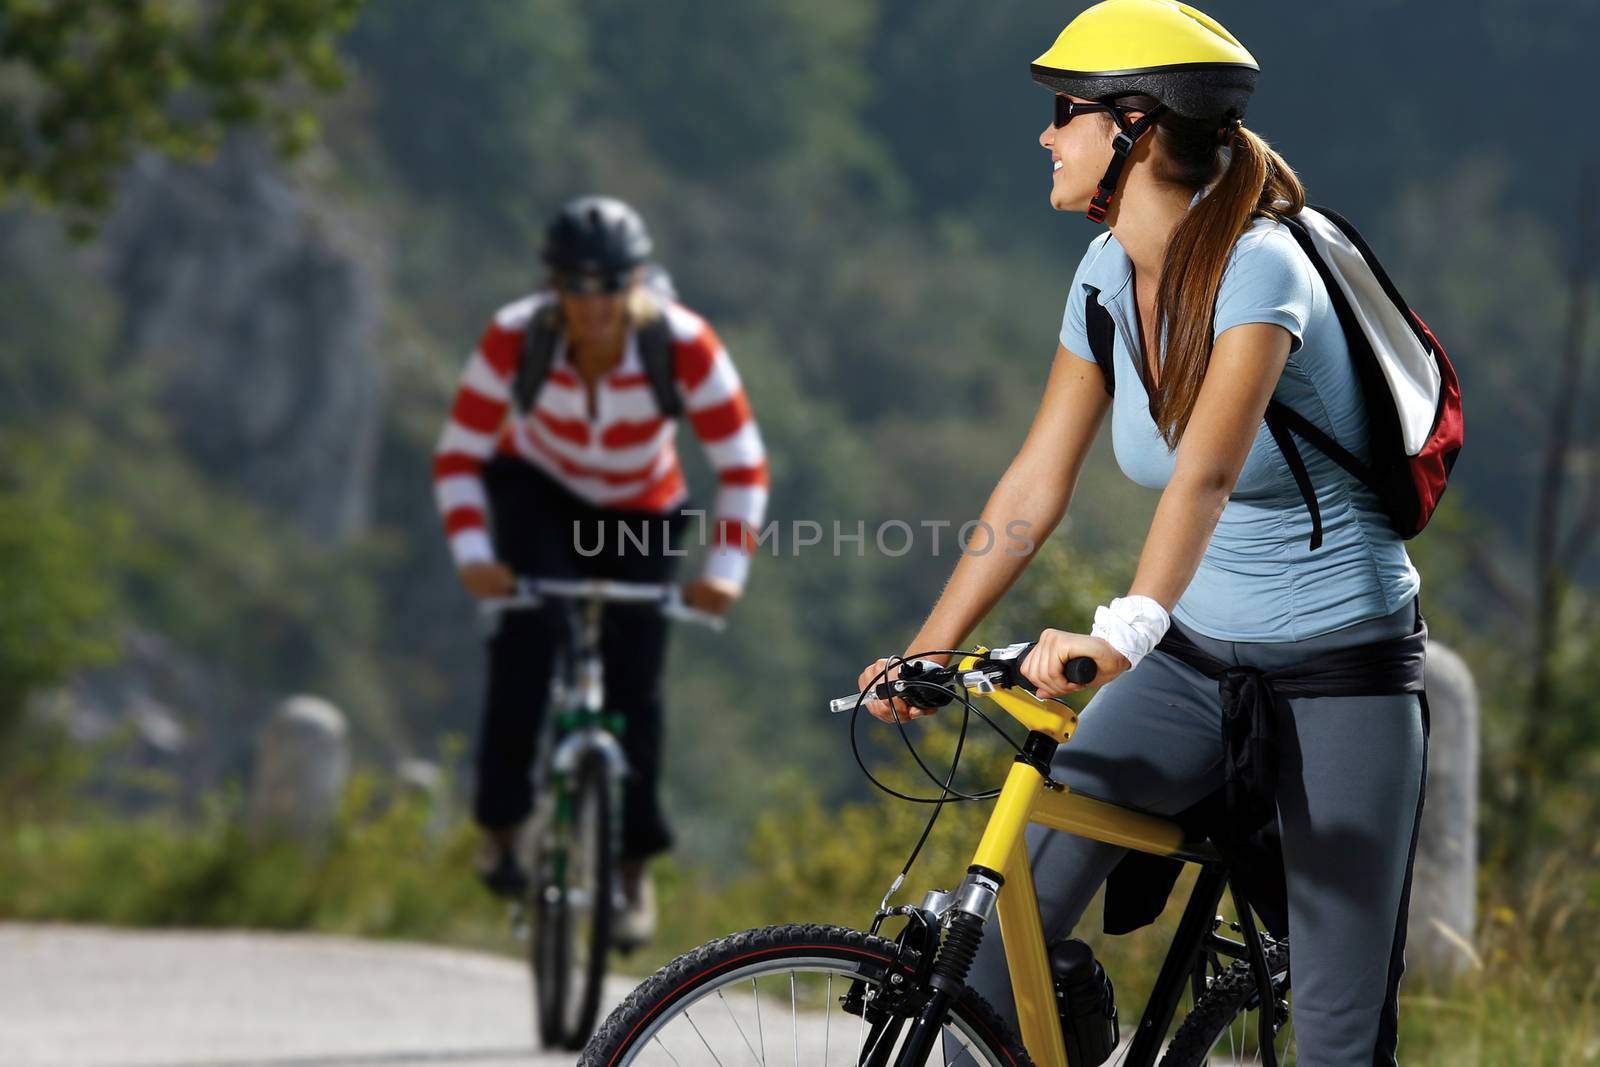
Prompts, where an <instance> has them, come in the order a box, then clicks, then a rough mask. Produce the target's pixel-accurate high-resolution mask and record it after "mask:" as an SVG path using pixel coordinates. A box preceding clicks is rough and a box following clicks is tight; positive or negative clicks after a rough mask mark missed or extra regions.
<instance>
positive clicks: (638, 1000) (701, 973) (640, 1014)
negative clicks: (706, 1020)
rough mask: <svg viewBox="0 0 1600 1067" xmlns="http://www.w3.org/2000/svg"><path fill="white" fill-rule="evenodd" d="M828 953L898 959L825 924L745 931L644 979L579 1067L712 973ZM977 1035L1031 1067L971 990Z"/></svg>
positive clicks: (598, 1066)
mask: <svg viewBox="0 0 1600 1067" xmlns="http://www.w3.org/2000/svg"><path fill="white" fill-rule="evenodd" d="M806 946H811V947H826V948H831V949H843V950H846V951H856V952H860V953H862V954H864V955H870V956H874V957H877V958H879V959H881V960H884V961H887V960H890V959H892V958H893V957H894V950H895V949H894V943H893V942H891V941H887V940H885V939H883V938H881V937H872V936H869V935H867V934H865V933H863V932H862V931H860V930H852V929H849V928H848V927H843V926H830V925H827V924H823V923H789V924H785V925H781V926H764V927H760V928H758V929H755V930H745V931H742V932H740V933H736V934H729V935H727V936H726V937H719V938H717V939H715V940H713V941H707V942H706V943H705V944H703V945H701V946H700V947H698V948H695V949H691V950H690V951H688V952H686V953H684V954H683V955H681V956H679V957H678V958H676V959H674V960H672V961H670V962H669V963H667V964H666V965H665V966H663V967H662V968H661V969H660V970H658V971H657V972H656V973H655V974H653V975H651V976H650V977H649V978H648V979H646V980H645V981H644V982H643V983H642V984H641V985H640V986H639V987H638V988H636V989H635V990H634V991H633V992H632V993H630V994H628V996H627V998H626V999H625V1000H623V1002H622V1003H621V1004H619V1005H617V1007H616V1009H615V1010H614V1011H612V1013H611V1014H610V1015H609V1016H608V1017H607V1018H606V1021H605V1022H604V1023H603V1024H601V1026H600V1029H599V1030H597V1031H595V1035H594V1037H593V1038H591V1039H590V1041H589V1043H588V1044H587V1045H585V1046H584V1049H583V1054H582V1055H581V1056H580V1057H579V1058H578V1067H612V1065H613V1064H614V1063H615V1062H616V1060H617V1059H618V1057H619V1056H620V1055H621V1054H622V1053H624V1052H626V1051H627V1049H626V1045H625V1043H626V1042H627V1041H628V1039H629V1038H630V1037H631V1036H632V1035H633V1034H634V1032H635V1031H636V1030H638V1029H640V1028H642V1026H643V1025H644V1024H645V1023H647V1022H648V1021H649V1020H650V1019H652V1018H654V1016H655V1015H656V1013H657V1012H658V1011H659V1010H661V1009H664V1008H667V1007H670V1006H671V1004H672V1003H674V1002H676V1000H677V999H678V994H680V993H681V992H683V991H684V990H685V989H686V988H687V987H690V986H692V985H694V984H696V983H697V982H698V981H699V980H701V979H703V978H705V977H706V976H707V975H708V974H710V973H711V972H714V971H717V970H721V969H723V968H726V967H728V966H730V965H731V964H732V963H733V962H734V961H736V960H740V959H743V958H745V957H748V956H751V955H753V954H765V953H779V952H782V951H784V950H786V949H794V948H800V947H806ZM959 1010H960V1011H961V1013H962V1015H963V1016H964V1017H965V1018H966V1019H967V1020H968V1021H969V1022H971V1023H972V1024H973V1026H974V1029H976V1030H977V1031H978V1033H979V1035H980V1036H981V1037H982V1038H983V1039H984V1040H985V1041H986V1042H988V1043H989V1044H990V1046H991V1048H992V1049H993V1051H995V1052H996V1053H998V1054H1000V1055H1001V1056H1002V1058H1004V1060H1005V1061H1006V1062H1007V1063H1009V1064H1011V1065H1012V1067H1033V1061H1032V1060H1031V1059H1029V1058H1028V1054H1027V1052H1026V1051H1024V1050H1023V1048H1022V1042H1021V1041H1020V1040H1018V1039H1017V1037H1016V1036H1015V1035H1014V1034H1013V1033H1012V1031H1011V1028H1010V1027H1009V1026H1007V1025H1006V1024H1005V1023H1004V1022H1002V1021H1001V1019H1000V1016H999V1014H998V1013H996V1012H995V1010H994V1009H993V1008H992V1007H990V1006H989V1003H988V1002H987V1001H985V1000H984V999H983V998H982V997H981V996H979V995H978V994H977V993H976V992H974V991H973V990H971V989H967V990H965V991H964V992H963V993H962V996H961V1005H960V1009H959Z"/></svg>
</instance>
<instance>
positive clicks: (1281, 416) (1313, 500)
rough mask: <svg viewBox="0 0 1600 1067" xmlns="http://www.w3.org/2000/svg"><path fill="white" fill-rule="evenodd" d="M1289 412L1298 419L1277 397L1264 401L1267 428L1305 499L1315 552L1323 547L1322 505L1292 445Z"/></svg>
mask: <svg viewBox="0 0 1600 1067" xmlns="http://www.w3.org/2000/svg"><path fill="white" fill-rule="evenodd" d="M1288 415H1293V416H1294V417H1295V418H1297V419H1298V418H1299V417H1300V416H1299V414H1298V413H1296V412H1295V411H1294V410H1293V409H1292V408H1289V407H1286V406H1285V405H1283V404H1280V403H1278V402H1277V401H1276V400H1271V401H1268V402H1267V429H1268V430H1270V431H1271V432H1272V439H1273V440H1274V441H1275V442H1277V445H1278V451H1279V452H1281V453H1283V461H1284V462H1285V463H1287V464H1288V465H1289V473H1290V474H1291V475H1293V476H1294V484H1295V487H1296V488H1298V489H1299V490H1300V498H1301V499H1302V500H1304V501H1305V502H1306V510H1307V511H1309V512H1311V551H1313V552H1315V551H1316V550H1317V549H1319V548H1321V547H1322V507H1321V506H1320V505H1319V504H1318V503H1317V490H1316V488H1315V487H1314V486H1312V484H1311V472H1310V471H1308V470H1306V461H1305V459H1304V457H1302V456H1301V455H1300V450H1299V449H1298V448H1296V447H1295V443H1294V437H1293V436H1291V435H1290V433H1289V428H1288V426H1287V425H1285V423H1286V422H1287V421H1288V418H1287V416H1288ZM1318 432H1319V433H1320V432H1321V431H1318Z"/></svg>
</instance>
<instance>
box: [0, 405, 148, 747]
mask: <svg viewBox="0 0 1600 1067" xmlns="http://www.w3.org/2000/svg"><path fill="white" fill-rule="evenodd" d="M0 452H3V453H4V454H5V455H6V457H7V465H6V470H5V472H4V473H3V474H0V589H4V590H5V591H6V592H5V596H4V597H0V736H3V735H4V734H5V733H6V732H7V731H8V730H9V728H10V727H11V726H12V725H13V724H14V723H15V722H16V720H17V717H18V716H19V714H20V713H21V711H22V706H23V701H24V699H26V697H27V695H28V694H29V693H30V692H31V691H32V690H34V689H36V688H38V687H40V686H44V685H50V684H52V683H55V682H57V681H59V680H60V679H61V678H62V677H64V676H65V675H66V674H67V672H68V671H70V670H72V669H73V668H75V667H79V666H83V665H86V664H89V663H93V662H97V661H99V660H101V659H104V658H106V657H108V656H109V655H110V653H111V652H112V649H113V646H112V643H111V641H110V640H109V636H110V635H109V634H107V633H106V632H105V626H104V622H105V620H106V619H107V617H108V613H109V610H110V607H111V604H112V600H113V594H112V590H113V588H114V582H113V579H112V574H113V567H112V561H114V559H115V558H116V555H117V552H116V545H117V543H118V540H119V531H118V526H117V523H116V521H115V519H114V517H113V516H111V515H110V514H108V513H107V512H106V511H104V510H103V509H91V510H92V513H86V512H85V510H84V509H83V508H81V507H79V508H73V509H72V511H71V513H69V511H68V506H67V499H66V487H65V484H64V482H63V479H62V474H61V464H60V461H59V459H60V457H59V454H58V453H56V452H55V451H54V450H53V449H45V448H43V447H42V446H41V445H40V444H39V443H38V442H35V441H31V440H23V439H19V438H17V437H16V436H15V435H9V439H7V440H4V441H0Z"/></svg>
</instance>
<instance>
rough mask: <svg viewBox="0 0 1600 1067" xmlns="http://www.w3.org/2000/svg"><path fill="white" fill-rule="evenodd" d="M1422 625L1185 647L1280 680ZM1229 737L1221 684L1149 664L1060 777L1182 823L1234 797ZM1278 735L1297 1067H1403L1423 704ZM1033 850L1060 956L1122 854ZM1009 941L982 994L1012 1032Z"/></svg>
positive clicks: (1300, 722)
mask: <svg viewBox="0 0 1600 1067" xmlns="http://www.w3.org/2000/svg"><path fill="white" fill-rule="evenodd" d="M1414 621H1415V607H1414V605H1413V604H1412V603H1410V602H1408V603H1407V604H1406V605H1405V606H1404V607H1403V608H1401V609H1400V610H1398V611H1396V612H1395V613H1394V614H1392V615H1388V616H1386V617H1383V618H1377V619H1369V620H1366V621H1364V622H1360V623H1356V624H1354V625H1352V626H1346V627H1344V628H1342V629H1339V630H1334V631H1332V632H1330V633H1326V634H1320V635H1318V636H1316V637H1311V638H1307V639H1306V640H1303V641H1293V642H1281V643H1255V642H1230V641H1219V640H1215V639H1213V638H1209V637H1205V636H1203V635H1201V634H1197V633H1194V632H1193V631H1191V630H1188V629H1184V633H1185V634H1186V635H1187V636H1189V637H1190V638H1191V639H1192V640H1193V641H1194V642H1195V644H1197V645H1199V646H1200V647H1201V648H1202V649H1204V650H1205V651H1206V652H1209V653H1210V654H1211V655H1213V656H1216V657H1217V658H1218V659H1220V660H1222V661H1223V662H1225V663H1231V664H1238V665H1245V666H1252V667H1258V668H1261V669H1263V670H1271V669H1275V668H1280V667H1287V666H1292V665H1294V664H1296V663H1299V662H1302V661H1304V660H1307V659H1309V658H1311V657H1313V656H1316V655H1318V654H1320V653H1323V652H1327V651H1330V650H1332V649H1336V648H1344V647H1347V646H1350V645H1360V644H1366V643H1368V642H1372V641H1379V640H1383V639H1385V638H1391V637H1398V636H1403V635H1405V634H1409V633H1411V632H1412V628H1413V622H1414ZM1221 728H1222V727H1221V708H1220V704H1219V697H1218V694H1217V683H1216V682H1214V681H1212V680H1211V679H1209V678H1207V677H1206V676H1205V675H1203V674H1201V673H1199V672H1198V671H1196V670H1194V669H1193V668H1191V667H1187V666H1185V665H1184V664H1182V663H1180V662H1178V661H1177V660H1176V659H1173V658H1172V657H1171V656H1168V655H1166V654H1165V653H1160V652H1157V653H1152V654H1151V655H1149V656H1148V657H1146V658H1145V659H1144V660H1143V661H1142V662H1141V663H1140V664H1139V666H1138V667H1137V668H1136V669H1134V670H1132V671H1130V672H1128V673H1127V674H1124V675H1122V676H1120V677H1118V678H1117V679H1115V680H1114V681H1112V682H1111V683H1109V684H1108V685H1106V686H1105V687H1104V688H1102V689H1101V690H1100V691H1099V692H1098V693H1096V694H1095V696H1094V698H1093V699H1092V700H1091V701H1090V702H1089V705H1088V707H1087V708H1086V709H1085V710H1084V712H1083V715H1082V717H1081V719H1080V720H1079V724H1078V730H1077V733H1076V734H1074V736H1073V738H1072V740H1071V741H1069V742H1068V743H1067V744H1065V745H1062V746H1061V748H1060V750H1059V751H1058V753H1057V755H1056V758H1055V763H1054V766H1053V770H1052V774H1053V776H1054V777H1055V778H1056V779H1058V780H1060V781H1062V782H1065V783H1066V785H1067V787H1068V788H1069V789H1071V790H1072V791H1073V792H1077V793H1084V794H1086V795H1089V796H1094V797H1100V798H1102V799H1106V800H1111V801H1115V802H1116V803H1118V804H1123V805H1126V806H1129V807H1134V808H1140V809H1143V810H1145V811H1150V812H1154V813H1156V814H1159V815H1176V814H1177V813H1178V812H1180V811H1183V810H1184V809H1185V808H1187V807H1189V806H1190V805H1191V804H1194V803H1195V802H1197V801H1199V800H1201V799H1202V798H1204V797H1206V796H1207V795H1209V794H1210V793H1212V792H1213V791H1214V790H1216V789H1217V788H1218V787H1219V786H1220V785H1221V784H1222V745H1221ZM1280 733H1281V739H1282V748H1281V752H1280V757H1279V759H1280V763H1279V784H1278V819H1279V823H1280V826H1281V828H1282V832H1283V851H1284V864H1285V868H1286V873H1287V876H1288V889H1289V930H1290V945H1291V952H1290V959H1291V966H1292V969H1293V976H1292V977H1293V986H1294V998H1293V1011H1294V1025H1295V1032H1296V1043H1297V1047H1298V1051H1299V1063H1300V1064H1301V1067H1372V1065H1373V1064H1375V1063H1376V1064H1381V1065H1387V1064H1391V1063H1393V1062H1394V1059H1393V1049H1394V1044H1393V1043H1394V1035H1393V1029H1392V1021H1390V1022H1387V1023H1386V1024H1385V1025H1383V1026H1380V1018H1381V1017H1383V1016H1384V1014H1385V1010H1384V1008H1385V1003H1386V1001H1388V1000H1389V998H1390V997H1391V995H1392V991H1391V988H1390V987H1391V957H1392V956H1395V954H1396V953H1398V951H1399V946H1398V945H1397V943H1396V930H1397V927H1398V923H1399V921H1400V920H1402V919H1403V916H1401V914H1400V906H1401V895H1402V888H1403V886H1404V884H1405V881H1406V875H1407V870H1408V865H1409V863H1410V858H1411V853H1412V844H1413V835H1414V832H1415V826H1416V819H1417V807H1418V803H1419V801H1420V799H1421V783H1422V769H1423V727H1422V715H1421V704H1420V701H1419V700H1418V698H1417V697H1416V695H1415V694H1406V695H1401V696H1384V697H1319V698H1314V699H1294V700H1291V701H1290V714H1289V715H1288V717H1287V721H1286V722H1283V723H1282V725H1281V727H1280ZM1027 841H1028V851H1029V854H1030V856H1031V858H1032V863H1033V872H1034V881H1035V884H1036V886H1037V889H1038V894H1039V905H1040V910H1041V912H1042V913H1043V919H1044V931H1045V937H1046V939H1047V940H1049V941H1052V942H1053V941H1056V940H1059V939H1061V938H1064V937H1067V936H1068V935H1069V934H1071V932H1072V930H1073V928H1074V927H1075V926H1077V924H1078V920H1079V919H1080V918H1081V917H1082V916H1083V913H1084V909H1085V908H1087V907H1088V905H1089V901H1090V898H1092V897H1093V896H1094V894H1095V891H1096V890H1097V889H1098V888H1099V887H1100V884H1101V883H1102V882H1104V881H1105V879H1106V876H1107V875H1108V874H1110V873H1111V869H1112V868H1113V867H1114V866H1116V864H1117V861H1118V860H1119V859H1121V858H1122V856H1123V855H1124V854H1125V850H1124V849H1121V848H1117V847H1115V846H1112V845H1106V844H1101V843H1099V842H1096V841H1089V840H1086V839H1084V838H1080V837H1073V836H1071V835H1069V834H1064V833H1058V832H1056V831H1052V830H1046V829H1044V828H1042V827H1038V826H1035V827H1030V828H1029V830H1028V837H1027ZM999 929H1000V927H999V923H998V922H991V923H990V925H989V928H988V931H987V933H986V935H985V937H984V943H983V948H982V949H981V951H980V952H979V954H978V958H977V961H976V963H975V964H974V966H973V970H972V975H971V977H970V978H969V982H970V983H971V985H972V986H973V987H974V988H975V989H977V990H978V991H979V992H980V993H982V995H983V996H984V997H985V999H987V1000H988V1001H989V1002H990V1003H991V1004H993V1005H994V1007H995V1008H996V1010H998V1011H999V1012H1000V1015H1001V1017H1002V1018H1004V1019H1006V1020H1007V1021H1008V1022H1009V1023H1010V1024H1011V1025H1012V1026H1013V1027H1015V1026H1016V1008H1015V1005H1014V1004H1013V1003H1012V998H1011V985H1010V980H1009V977H1008V975H1007V971H1006V963H1005V952H1004V949H1003V947H1002V945H1001V939H1000V936H999ZM1113 977H1114V976H1113ZM1391 1010H1392V1009H1391ZM1131 1025H1132V1021H1131V1020H1130V1021H1127V1022H1125V1023H1124V1031H1125V1032H1126V1030H1127V1029H1128V1027H1130V1026H1131Z"/></svg>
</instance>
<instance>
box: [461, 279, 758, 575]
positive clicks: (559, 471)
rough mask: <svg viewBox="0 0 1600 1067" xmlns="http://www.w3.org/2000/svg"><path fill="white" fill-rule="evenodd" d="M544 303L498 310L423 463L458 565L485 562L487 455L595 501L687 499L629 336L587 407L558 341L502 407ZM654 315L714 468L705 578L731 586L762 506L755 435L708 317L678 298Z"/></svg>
mask: <svg viewBox="0 0 1600 1067" xmlns="http://www.w3.org/2000/svg"><path fill="white" fill-rule="evenodd" d="M553 299H555V298H554V296H552V295H550V294H548V293H536V294H534V295H533V296H530V297H527V298H526V299H523V300H519V301H517V302H516V303H514V304H510V305H507V306H506V307H504V308H501V309H500V311H499V312H498V313H497V314H496V315H495V317H494V321H493V322H491V323H490V324H489V328H488V329H487V330H485V331H484V334H483V337H482V339H481V340H479V342H478V347H477V349H476V350H475V351H474V352H473V353H472V356H471V357H470V358H469V359H468V360H467V365H466V368H465V369H464V370H463V371H462V373H461V381H460V385H459V386H458V388H457V390H456V398H455V404H454V406H453V407H452V408H451V410H450V418H449V421H447V422H446V423H445V427H444V432H443V433H442V434H440V435H439V443H438V446H437V447H436V448H435V450H434V462H433V479H434V492H435V496H436V497H437V500H438V503H439V511H440V513H441V514H442V515H443V516H444V526H445V532H446V534H447V535H448V537H449V539H450V549H451V552H452V554H453V555H454V556H455V559H456V564H457V565H458V566H460V565H463V564H467V563H473V562H480V561H486V560H492V559H493V558H494V548H493V545H492V543H491V542H490V539H489V535H488V531H487V528H486V523H485V511H486V508H487V502H486V498H485V494H484V489H483V480H482V477H481V472H482V468H483V464H484V462H485V461H486V460H487V459H488V458H489V457H490V456H491V455H493V454H494V453H495V452H496V451H499V452H502V453H509V454H511V455H515V456H517V457H519V458H521V459H523V460H526V461H527V462H529V463H532V464H533V465H534V466H536V467H538V468H539V469H540V470H541V471H543V472H544V473H546V474H548V475H549V476H550V477H551V478H553V479H555V480H556V481H557V482H559V483H560V484H561V485H563V486H565V487H566V488H567V490H568V491H569V492H571V493H572V494H573V495H575V496H577V497H579V498H581V499H583V500H586V501H588V502H589V503H591V504H594V505H596V506H598V507H603V508H616V509H635V510H643V511H653V512H668V511H672V510H675V509H676V508H678V507H680V506H681V505H682V504H683V503H684V502H685V500H686V499H687V497H688V490H687V487H686V486H685V484H684V480H683V470H682V468H681V467H680V466H679V463H678V450H677V444H676V440H677V430H678V425H677V421H678V420H676V419H672V418H666V417H664V416H663V415H662V414H661V411H660V408H659V406H658V405H657V403H656V399H655V394H654V393H653V392H652V391H651V388H650V383H649V381H648V379H647V378H646V376H645V369H644V364H643V362H642V361H641V358H640V355H639V349H638V345H637V343H636V341H635V339H634V338H633V337H632V336H631V335H630V336H629V338H628V343H627V348H626V351H625V352H624V354H623V357H622V361H621V362H620V363H619V364H618V365H617V366H616V367H615V368H613V369H612V370H611V371H610V373H608V374H606V375H605V377H603V378H601V379H600V381H598V382H597V383H596V384H595V388H594V410H593V411H590V410H589V401H588V395H587V390H586V389H585V388H584V385H583V382H582V381H581V380H580V379H579V378H578V375H577V373H576V372H575V371H574V369H573V366H572V362H571V360H570V359H569V358H568V356H567V352H566V346H565V344H558V345H557V346H556V352H555V358H554V361H553V364H552V367H551V371H550V375H549V377H548V378H547V379H546V380H545V383H544V385H543V386H542V387H541V388H540V389H539V391H538V394H537V395H536V396H535V398H534V402H533V407H532V410H531V411H514V410H512V409H513V407H514V404H513V401H512V395H511V389H512V380H513V379H514V378H515V376H516V371H517V364H518V362H519V361H520V360H521V357H522V343H523V333H524V331H525V330H526V329H527V328H528V324H529V323H530V322H531V321H532V319H533V316H534V314H535V313H536V312H537V311H538V310H539V309H540V308H541V307H543V306H544V305H545V303H546V302H548V301H550V300H553ZM663 310H664V314H665V315H666V318H667V323H668V325H669V326H670V327H671V330H672V338H673V350H674V351H673V355H674V366H675V372H674V373H675V376H676V379H677V386H678V391H679V394H680V395H681V396H682V397H683V410H684V413H685V414H686V415H687V416H688V419H689V424H690V425H691V426H693V427H694V431H695V434H696V436H698V437H699V439H700V444H701V447H703V448H704V449H705V453H706V457H707V459H708V460H709V461H710V463H711V466H712V468H713V469H714V470H715V471H716V474H717V482H718V489H717V498H716V505H715V508H714V513H715V518H716V523H715V526H714V527H712V528H711V529H710V532H711V545H710V547H709V548H708V550H707V555H706V571H705V573H706V575H707V576H708V577H718V578H730V579H732V580H734V581H736V582H738V583H740V584H741V585H742V584H743V583H744V580H745V577H746V575H747V573H748V572H749V567H750V552H751V551H752V550H753V548H754V545H755V532H756V531H757V530H758V529H759V528H760V526H761V521H762V518H763V516H764V515H765V514H766V507H767V455H766V449H765V447H764V446H763V445H762V443H761V431H760V430H759V429H758V428H757V426H756V421H755V418H754V416H753V415H752V414H751V411H750V403H749V401H748V400H747V399H746V397H745V393H744V388H743V387H742V386H741V385H740V383H739V374H738V372H737V371H736V370H735V369H734V366H733V361H732V360H730V359H729V358H728V353H727V350H726V349H724V348H723V347H722V342H721V341H719V340H718V339H717V335H716V333H715V332H713V331H712V329H711V326H710V324H709V323H707V322H706V321H705V320H704V319H702V318H701V317H700V316H698V315H696V314H695V313H694V312H692V311H690V310H689V309H688V308H685V307H683V306H681V305H679V304H668V305H666V306H665V307H664V309H663ZM694 528H695V527H694V526H693V525H692V524H691V526H690V529H694Z"/></svg>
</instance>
